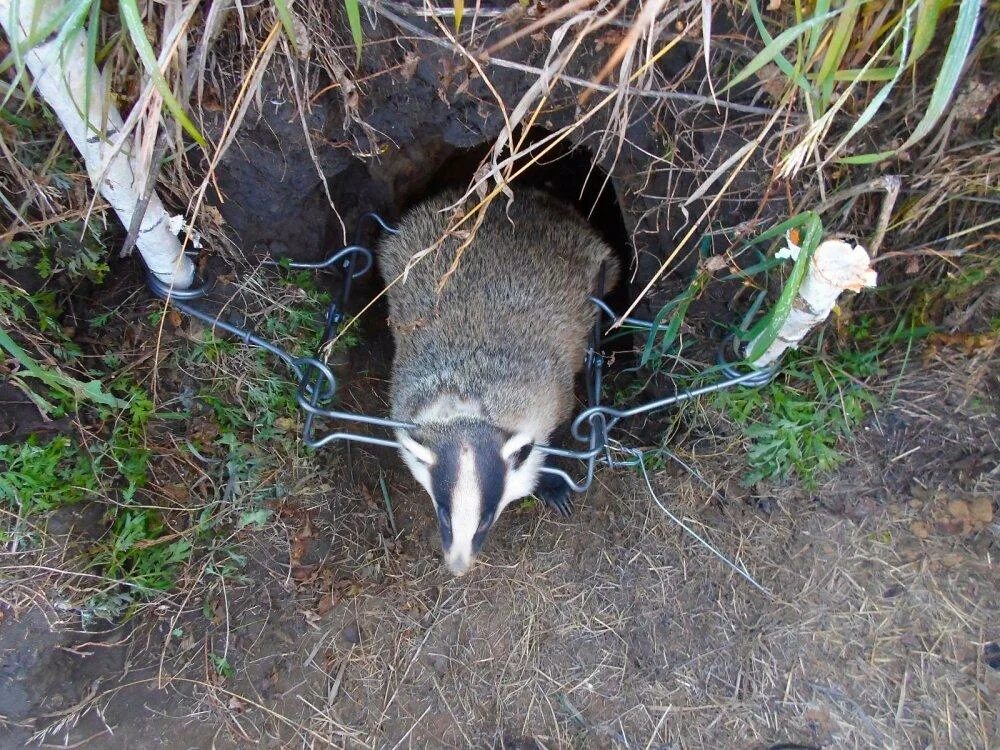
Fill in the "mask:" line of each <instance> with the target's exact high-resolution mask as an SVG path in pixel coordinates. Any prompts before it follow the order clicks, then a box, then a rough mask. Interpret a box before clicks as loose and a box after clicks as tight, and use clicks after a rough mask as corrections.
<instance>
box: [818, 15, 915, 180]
mask: <svg viewBox="0 0 1000 750" xmlns="http://www.w3.org/2000/svg"><path fill="white" fill-rule="evenodd" d="M917 8H918V6H917V5H916V4H914V5H911V6H910V7H909V9H907V11H906V13H904V14H903V20H902V23H901V24H900V25H899V26H897V27H896V30H894V31H893V32H892V34H890V36H889V38H887V39H886V41H885V42H883V47H884V46H885V45H886V44H888V43H889V42H890V41H891V39H892V37H893V36H894V35H895V34H896V33H897V31H898V30H901V31H902V33H903V40H902V41H901V42H900V45H899V49H898V53H897V56H898V58H899V60H900V64H899V65H898V66H896V74H895V75H894V76H893V77H892V79H891V80H890V81H889V82H888V83H887V84H886V85H885V86H883V87H882V88H881V89H879V90H878V93H876V94H875V96H873V97H872V99H871V101H870V102H868V105H867V106H866V107H865V109H864V111H863V112H862V113H861V115H860V116H859V117H858V119H856V120H855V121H854V124H853V125H851V129H850V130H848V131H847V135H845V136H844V137H843V138H841V139H840V142H839V143H838V144H837V145H836V146H834V148H833V150H832V151H831V152H830V153H831V154H836V153H837V152H838V151H840V150H841V149H842V148H843V147H844V146H845V145H847V143H848V141H850V140H851V138H853V137H854V136H855V135H856V134H857V133H858V132H859V131H860V130H861V128H863V127H865V126H866V125H867V124H868V123H869V122H871V121H872V118H873V117H875V113H876V112H878V111H879V110H880V109H881V108H882V105H883V104H885V100H886V99H888V98H889V94H890V93H892V90H893V88H894V87H895V86H896V83H897V82H898V81H899V79H900V76H902V75H903V71H904V70H905V69H906V66H905V65H903V64H902V61H903V60H905V59H906V56H907V54H908V53H909V49H910V25H911V23H912V20H913V14H914V12H915V11H916V10H917ZM873 59H874V58H873ZM892 153H893V152H892V151H881V152H879V153H876V154H863V155H861V156H852V157H847V158H850V159H852V160H853V161H844V159H839V160H838V161H840V162H841V163H844V164H874V163H875V162H878V161H881V160H882V159H884V158H886V157H887V156H891V155H892ZM865 159H870V160H868V161H866V160H865Z"/></svg>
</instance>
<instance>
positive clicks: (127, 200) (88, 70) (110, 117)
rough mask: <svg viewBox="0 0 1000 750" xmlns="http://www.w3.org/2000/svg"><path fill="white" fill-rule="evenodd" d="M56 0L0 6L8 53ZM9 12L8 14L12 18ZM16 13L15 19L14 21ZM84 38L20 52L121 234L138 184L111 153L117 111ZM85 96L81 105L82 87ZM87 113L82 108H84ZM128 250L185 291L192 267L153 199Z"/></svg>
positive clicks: (127, 157) (76, 35)
mask: <svg viewBox="0 0 1000 750" xmlns="http://www.w3.org/2000/svg"><path fill="white" fill-rule="evenodd" d="M61 3H62V0H18V2H17V3H16V6H15V4H14V3H12V0H0V24H2V26H3V28H4V31H6V32H7V38H8V40H9V41H10V44H11V46H12V47H14V46H15V45H19V46H20V47H21V48H24V47H26V46H27V42H28V39H29V38H30V37H31V35H32V31H33V26H32V19H33V18H34V17H35V13H36V8H37V9H38V10H37V13H38V21H37V23H38V26H36V27H35V28H38V27H39V26H44V24H45V23H46V21H47V20H48V19H51V18H52V17H53V16H54V15H55V14H56V13H57V12H58V10H59V8H60V6H61ZM15 11H16V14H15ZM15 15H16V17H15ZM85 36H86V34H85V33H84V32H83V31H82V30H80V31H79V32H73V33H71V34H70V36H69V37H68V38H67V41H66V42H65V43H63V44H61V45H57V43H56V34H51V35H50V36H49V37H48V38H46V39H44V40H41V42H40V43H39V44H38V45H37V46H35V47H33V48H32V49H31V50H29V51H27V52H26V53H25V54H24V60H25V62H26V63H27V67H28V70H30V71H31V75H32V76H33V77H34V81H35V88H36V90H37V91H38V93H40V94H41V96H42V98H43V99H45V101H46V103H47V104H48V105H49V107H51V108H52V111H53V112H55V114H56V117H58V118H59V121H60V123H61V124H62V126H63V128H64V129H65V131H66V134H67V135H68V136H69V137H70V139H71V140H72V141H73V144H74V145H75V146H76V148H77V150H78V151H79V152H80V154H81V156H83V160H84V163H85V164H86V165H87V173H88V174H89V175H90V180H91V182H92V183H93V184H94V186H95V187H96V189H97V190H98V191H99V192H100V194H101V195H102V196H103V197H104V199H105V200H106V201H107V202H108V203H109V204H110V205H111V207H112V208H113V209H114V210H115V213H117V214H118V217H119V219H121V222H122V224H124V225H125V228H126V229H127V228H128V227H129V226H130V225H131V223H132V216H133V214H134V213H135V211H136V209H137V207H138V206H139V202H140V197H141V193H142V190H143V188H144V185H141V184H139V181H138V180H137V175H138V174H140V173H141V170H140V169H139V167H138V164H137V163H135V161H134V160H133V157H132V154H131V153H130V151H129V149H128V148H127V145H126V146H125V147H123V148H121V149H118V151H117V153H115V150H114V147H113V144H112V143H111V142H110V138H111V137H112V136H114V135H115V134H116V133H119V132H120V131H121V128H122V124H123V123H122V117H121V114H120V113H119V112H118V109H117V108H116V107H115V106H114V105H113V104H112V103H111V102H110V101H109V100H108V97H107V87H106V86H105V80H104V76H103V75H102V74H101V73H100V71H98V70H97V66H96V65H95V64H94V61H93V60H89V59H88V58H87V53H86V45H85ZM88 82H89V84H90V97H89V102H88V100H87V95H86V91H87V85H88ZM87 104H89V108H88V109H85V105H87ZM136 245H137V247H138V248H139V252H140V253H141V254H142V258H143V260H144V261H145V262H146V265H147V266H148V267H149V269H150V270H151V271H152V272H153V273H154V274H155V275H156V276H157V277H158V278H159V279H160V280H161V281H163V282H164V283H166V284H169V285H172V286H173V287H174V288H177V289H185V288H187V287H189V286H190V285H191V282H192V281H193V279H194V266H193V264H192V263H191V260H190V259H189V258H187V257H185V256H184V254H183V252H182V251H181V243H180V241H179V240H178V239H177V236H176V235H174V234H173V233H172V232H171V231H170V216H169V215H168V214H167V212H166V210H165V209H164V208H163V204H162V203H161V202H160V199H159V197H157V195H156V193H155V192H153V194H152V195H151V196H150V199H149V204H148V206H147V207H146V213H145V216H144V217H143V219H142V224H141V225H140V228H139V234H138V237H137V239H136Z"/></svg>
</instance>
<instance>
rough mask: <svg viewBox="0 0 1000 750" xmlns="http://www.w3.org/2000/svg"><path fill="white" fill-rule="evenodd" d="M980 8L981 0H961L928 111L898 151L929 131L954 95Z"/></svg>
mask: <svg viewBox="0 0 1000 750" xmlns="http://www.w3.org/2000/svg"><path fill="white" fill-rule="evenodd" d="M979 7H980V5H979V0H962V4H961V5H960V6H959V8H958V19H957V20H956V21H955V32H954V33H953V34H952V35H951V42H949V43H948V51H947V52H946V53H945V55H944V60H943V61H942V63H941V68H940V70H939V72H938V74H937V80H936V81H935V82H934V91H933V92H932V93H931V100H930V103H929V104H928V105H927V111H926V112H924V116H923V117H922V118H921V119H920V122H918V123H917V127H916V128H915V129H914V131H913V133H912V134H911V135H910V137H909V138H907V139H906V143H904V144H903V145H902V146H900V147H899V149H898V150H899V151H905V150H906V149H908V148H909V147H910V146H912V145H913V144H914V143H916V142H917V141H919V140H920V139H922V138H923V137H924V136H926V135H927V134H928V133H930V132H931V130H932V129H933V128H934V126H935V125H937V122H938V120H940V119H941V116H942V115H943V114H944V112H945V109H947V107H948V103H949V102H950V101H951V98H952V97H953V96H954V95H955V90H956V89H957V88H958V78H959V76H960V75H961V74H962V68H963V67H964V66H965V61H966V59H967V58H968V56H969V50H970V49H971V48H972V37H973V36H974V35H975V33H976V24H977V23H978V22H979Z"/></svg>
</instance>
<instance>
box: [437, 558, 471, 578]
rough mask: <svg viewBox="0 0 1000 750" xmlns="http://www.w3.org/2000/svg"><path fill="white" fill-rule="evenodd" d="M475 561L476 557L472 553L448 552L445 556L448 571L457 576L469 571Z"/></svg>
mask: <svg viewBox="0 0 1000 750" xmlns="http://www.w3.org/2000/svg"><path fill="white" fill-rule="evenodd" d="M475 561H476V558H475V557H473V556H472V555H467V554H462V553H458V552H448V553H446V554H445V557H444V564H445V566H446V567H447V568H448V572H450V573H451V574H452V575H453V576H455V577H456V578H458V577H460V576H464V575H465V574H466V573H468V572H469V570H470V569H471V568H472V564H473V563H474V562H475Z"/></svg>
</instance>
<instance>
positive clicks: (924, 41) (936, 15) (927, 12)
mask: <svg viewBox="0 0 1000 750" xmlns="http://www.w3.org/2000/svg"><path fill="white" fill-rule="evenodd" d="M953 3H954V0H923V2H921V3H920V9H919V10H918V11H917V25H916V28H915V29H914V30H913V53H912V55H911V57H910V59H909V60H907V61H906V64H907V65H913V64H914V63H916V62H917V60H919V59H920V58H921V57H923V55H924V53H925V52H926V51H927V50H928V48H929V47H930V46H931V42H932V41H934V32H935V31H937V26H938V19H940V17H941V13H942V12H943V11H945V10H947V9H948V8H950V7H951V6H952V4H953Z"/></svg>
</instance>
